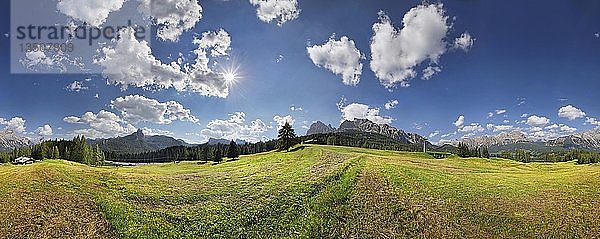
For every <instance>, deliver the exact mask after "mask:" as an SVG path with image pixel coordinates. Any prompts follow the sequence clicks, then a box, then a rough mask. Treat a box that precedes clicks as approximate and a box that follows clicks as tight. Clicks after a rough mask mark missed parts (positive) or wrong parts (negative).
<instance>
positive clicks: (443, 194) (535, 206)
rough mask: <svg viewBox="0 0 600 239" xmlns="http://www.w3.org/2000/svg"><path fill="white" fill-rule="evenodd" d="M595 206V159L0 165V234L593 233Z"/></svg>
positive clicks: (325, 155) (598, 180)
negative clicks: (591, 162) (592, 162)
mask: <svg viewBox="0 0 600 239" xmlns="http://www.w3.org/2000/svg"><path fill="white" fill-rule="evenodd" d="M599 205H600V165H576V164H575V163H574V162H566V163H551V164H550V163H527V164H524V163H519V162H514V161H508V160H502V159H478V158H468V159H462V158H458V157H451V158H447V159H443V160H438V159H434V158H432V157H430V156H429V155H427V154H423V153H406V152H395V151H381V150H368V149H359V148H348V147H334V146H300V147H297V148H295V149H293V150H292V151H291V152H270V153H264V154H256V155H249V156H242V157H241V158H240V159H239V160H236V161H227V162H223V163H220V164H213V163H203V162H181V163H168V164H155V165H146V166H138V167H89V166H85V165H81V164H77V163H72V162H67V161H61V160H45V161H42V162H38V163H35V164H32V165H25V166H15V165H2V166H0V208H1V209H2V210H0V222H1V223H0V237H3V238H56V237H59V238H82V237H83V238H441V237H446V238H448V237H449V238H457V237H459V238H463V237H467V238H542V237H543V238H557V237H560V238H564V237H569V238H582V237H584V238H590V237H598V236H600V206H599Z"/></svg>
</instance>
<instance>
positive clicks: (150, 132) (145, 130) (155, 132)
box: [142, 127, 175, 136]
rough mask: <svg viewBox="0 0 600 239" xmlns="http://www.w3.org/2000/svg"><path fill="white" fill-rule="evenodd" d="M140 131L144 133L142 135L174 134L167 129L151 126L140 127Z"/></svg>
mask: <svg viewBox="0 0 600 239" xmlns="http://www.w3.org/2000/svg"><path fill="white" fill-rule="evenodd" d="M142 133H144V135H170V136H173V135H175V134H174V133H173V132H171V131H168V130H162V129H153V128H148V127H144V128H142Z"/></svg>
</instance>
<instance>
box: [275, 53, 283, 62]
mask: <svg viewBox="0 0 600 239" xmlns="http://www.w3.org/2000/svg"><path fill="white" fill-rule="evenodd" d="M283 59H285V56H284V55H281V54H279V56H277V58H275V62H277V63H279V62H282V61H283Z"/></svg>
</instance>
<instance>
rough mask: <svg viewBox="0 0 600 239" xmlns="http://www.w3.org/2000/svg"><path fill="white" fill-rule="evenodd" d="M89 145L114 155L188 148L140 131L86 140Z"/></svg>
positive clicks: (186, 144) (181, 142) (164, 137)
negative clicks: (181, 147) (170, 148)
mask: <svg viewBox="0 0 600 239" xmlns="http://www.w3.org/2000/svg"><path fill="white" fill-rule="evenodd" d="M88 143H89V144H91V145H98V147H100V149H102V150H104V151H109V152H115V153H121V154H123V153H143V152H150V151H157V150H161V149H165V148H169V147H174V146H189V145H190V144H188V143H186V142H185V141H183V140H180V139H175V138H173V137H169V136H164V135H151V136H148V135H144V132H142V130H141V129H140V130H138V131H137V132H135V133H133V134H131V135H127V136H123V137H116V138H110V139H95V140H88Z"/></svg>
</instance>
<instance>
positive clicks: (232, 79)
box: [221, 66, 243, 86]
mask: <svg viewBox="0 0 600 239" xmlns="http://www.w3.org/2000/svg"><path fill="white" fill-rule="evenodd" d="M239 69H240V67H239V66H231V67H227V68H222V69H221V76H223V79H224V80H225V83H226V84H227V85H230V86H231V85H234V84H235V83H237V82H238V81H239V80H241V79H242V78H243V77H242V75H241V74H240V72H239Z"/></svg>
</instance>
